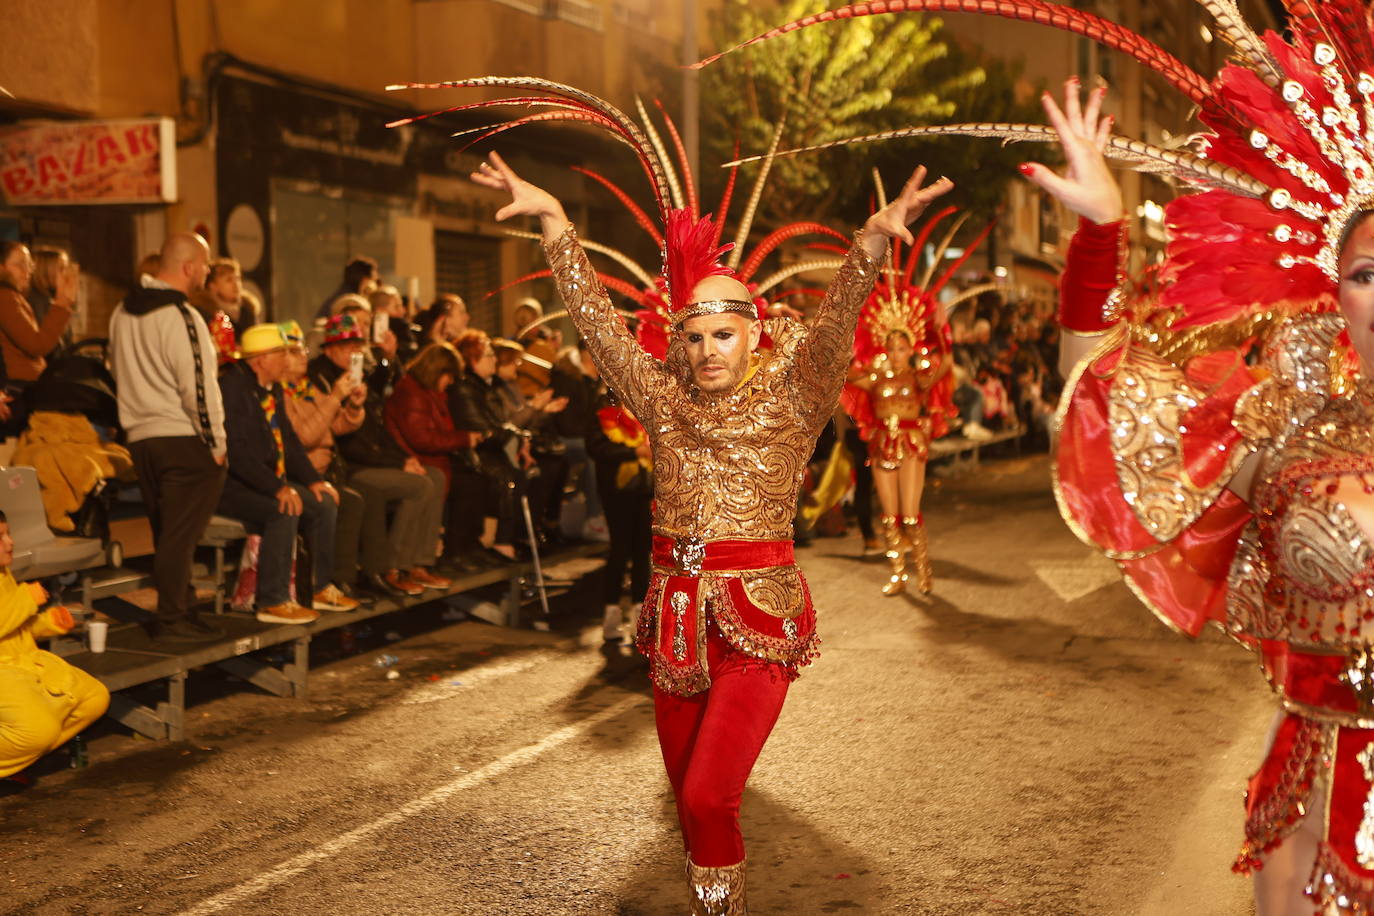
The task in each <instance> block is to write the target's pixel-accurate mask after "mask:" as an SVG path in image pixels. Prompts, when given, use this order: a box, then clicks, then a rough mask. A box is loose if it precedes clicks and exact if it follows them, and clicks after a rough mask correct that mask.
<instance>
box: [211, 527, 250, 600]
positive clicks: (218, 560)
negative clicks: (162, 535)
mask: <svg viewBox="0 0 1374 916" xmlns="http://www.w3.org/2000/svg"><path fill="white" fill-rule="evenodd" d="M246 537H248V530H247V529H246V528H244V527H243V522H241V521H239V520H238V519H236V518H228V517H226V516H223V515H215V516H212V517H211V518H210V524H208V525H206V526H205V534H204V535H202V536H201V539H200V544H201V546H202V547H212V548H214V551H215V566H214V568H213V569H211V570H210V574H209V576H208V577H207V578H206V579H205V580H203V581H204V582H205V584H207V585H209V586H210V587H211V588H213V589H214V591H215V613H216V614H223V613H224V596H225V585H226V583H225V569H224V548H226V547H228V546H229V545H230V544H232V543H234V542H235V541H241V540H243V539H244V538H246Z"/></svg>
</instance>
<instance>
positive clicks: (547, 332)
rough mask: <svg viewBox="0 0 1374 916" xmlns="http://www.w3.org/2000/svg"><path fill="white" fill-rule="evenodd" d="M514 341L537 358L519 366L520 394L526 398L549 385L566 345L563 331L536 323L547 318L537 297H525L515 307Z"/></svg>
mask: <svg viewBox="0 0 1374 916" xmlns="http://www.w3.org/2000/svg"><path fill="white" fill-rule="evenodd" d="M513 317H514V319H515V342H516V343H518V344H520V346H522V347H524V348H525V352H526V353H528V354H529V355H530V356H533V357H534V358H535V360H539V362H535V361H534V360H526V361H525V362H523V363H521V364H520V366H519V371H518V375H519V378H520V384H519V387H520V393H521V394H523V395H524V396H525V397H527V398H531V397H534V395H535V394H536V393H538V392H539V391H541V390H543V389H545V388H547V387H548V386H549V371H550V368H551V367H552V366H553V362H554V360H555V359H557V358H558V351H559V349H560V348H562V346H563V332H562V331H559V330H558V329H557V328H551V327H549V326H548V325H547V324H540V325H537V326H532V325H534V323H535V322H537V321H538V320H539V319H541V318H543V317H544V307H543V306H542V305H540V304H539V300H538V299H532V298H528V297H527V298H524V299H521V300H520V302H519V304H518V305H516V307H515V313H514V315H513Z"/></svg>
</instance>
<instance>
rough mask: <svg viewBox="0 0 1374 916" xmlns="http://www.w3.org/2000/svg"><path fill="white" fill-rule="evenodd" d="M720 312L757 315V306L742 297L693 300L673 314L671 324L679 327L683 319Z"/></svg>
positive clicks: (752, 316)
mask: <svg viewBox="0 0 1374 916" xmlns="http://www.w3.org/2000/svg"><path fill="white" fill-rule="evenodd" d="M721 312H736V313H737V314H740V315H743V316H745V317H746V318H757V317H759V310H758V306H756V305H754V303H752V302H749V301H746V300H744V299H706V300H704V301H702V302H693V303H691V304H689V305H686V306H684V307H683V309H682V310H681V311H680V312H678V313H677V314H676V315H674V316H673V325H674V326H675V327H681V326H682V323H683V322H684V321H687V320H689V319H692V318H700V317H701V316H702V315H719V314H720V313H721Z"/></svg>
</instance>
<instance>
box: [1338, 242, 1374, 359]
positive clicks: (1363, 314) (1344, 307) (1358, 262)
mask: <svg viewBox="0 0 1374 916" xmlns="http://www.w3.org/2000/svg"><path fill="white" fill-rule="evenodd" d="M1340 273H1341V285H1340V292H1339V297H1340V302H1341V312H1342V313H1343V314H1344V315H1345V321H1346V324H1347V325H1349V327H1350V342H1351V343H1352V344H1353V345H1354V346H1355V352H1356V353H1358V354H1359V357H1360V364H1361V365H1362V366H1363V367H1364V370H1365V374H1366V375H1371V373H1374V215H1370V216H1366V217H1364V218H1363V219H1362V220H1361V221H1360V222H1359V224H1358V225H1357V226H1355V228H1354V229H1353V230H1351V232H1350V236H1349V238H1347V239H1346V242H1345V247H1344V248H1342V249H1341V259H1340Z"/></svg>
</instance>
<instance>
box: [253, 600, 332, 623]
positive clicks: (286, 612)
mask: <svg viewBox="0 0 1374 916" xmlns="http://www.w3.org/2000/svg"><path fill="white" fill-rule="evenodd" d="M257 616H258V620H260V621H262V622H263V623H311V622H312V621H315V620H319V619H320V615H319V612H317V611H312V610H310V608H308V607H301V606H300V605H299V604H297V603H296V602H294V601H288V602H286V603H285V604H274V605H272V606H270V607H265V608H261V609H259V611H258V615H257Z"/></svg>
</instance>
